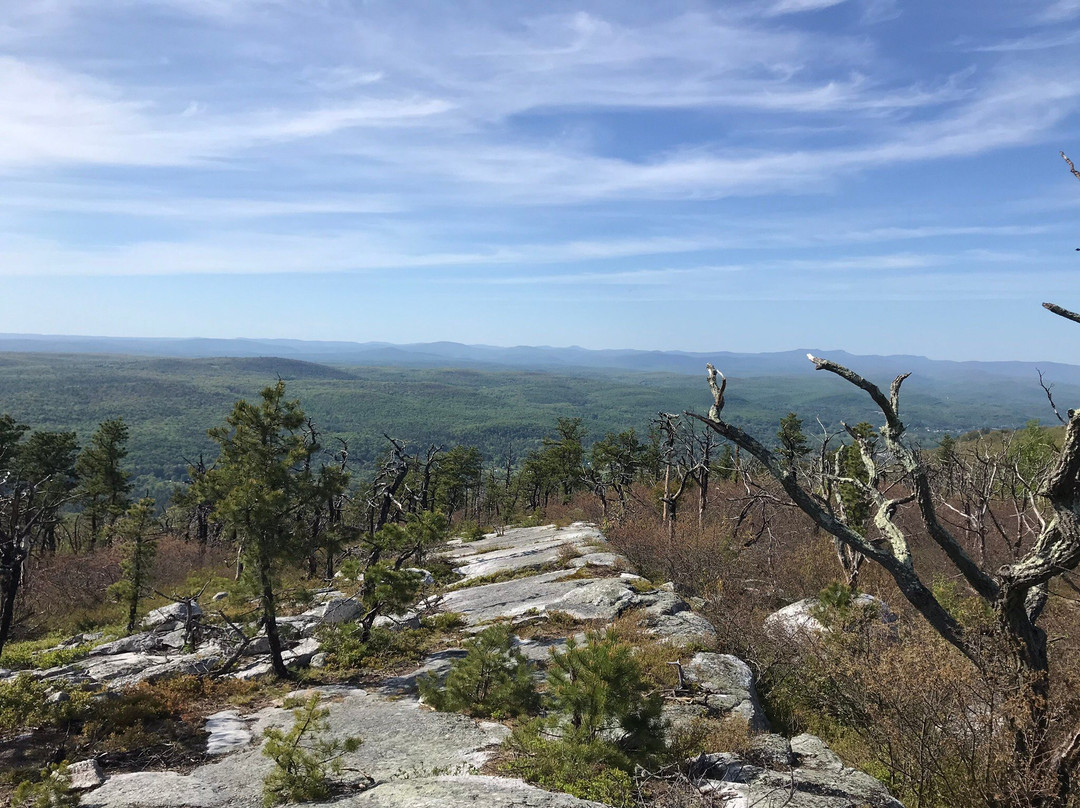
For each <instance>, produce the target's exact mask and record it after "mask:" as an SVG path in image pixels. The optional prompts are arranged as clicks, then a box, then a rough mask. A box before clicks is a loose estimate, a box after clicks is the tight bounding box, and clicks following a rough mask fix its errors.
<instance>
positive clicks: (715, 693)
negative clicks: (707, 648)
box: [683, 652, 769, 731]
mask: <svg viewBox="0 0 1080 808" xmlns="http://www.w3.org/2000/svg"><path fill="white" fill-rule="evenodd" d="M683 675H684V676H685V678H686V681H688V682H689V683H690V684H692V685H695V686H696V687H697V689H698V691H699V692H700V694H701V695H702V696H703V698H704V701H705V705H706V706H707V707H708V708H709V709H710V710H712V711H714V712H716V713H721V714H725V713H734V714H735V715H740V716H742V717H743V718H745V719H746V723H747V724H748V725H749V726H750V729H751V730H754V731H760V730H765V729H767V728H768V723H769V722H768V721H767V720H766V718H765V712H764V710H762V709H761V703H760V702H759V701H758V697H757V690H756V689H755V687H754V674H753V673H752V672H751V671H750V666H749V665H747V664H746V663H745V662H743V661H742V660H741V659H739V658H738V657H735V656H732V655H731V654H713V653H705V652H703V653H700V654H695V655H694V658H693V659H691V660H690V662H689V663H688V664H687V665H685V666H684V667H683Z"/></svg>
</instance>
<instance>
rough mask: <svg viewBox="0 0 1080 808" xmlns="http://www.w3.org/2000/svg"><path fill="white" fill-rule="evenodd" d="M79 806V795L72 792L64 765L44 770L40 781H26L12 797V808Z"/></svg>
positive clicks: (71, 807) (17, 788) (68, 807)
mask: <svg viewBox="0 0 1080 808" xmlns="http://www.w3.org/2000/svg"><path fill="white" fill-rule="evenodd" d="M78 804H79V794H78V792H75V791H72V790H71V778H70V777H69V776H68V770H67V765H66V764H64V763H61V764H59V765H58V766H50V767H48V768H47V769H42V770H41V775H40V778H39V779H38V780H36V781H32V780H24V781H23V782H21V783H19V785H18V786H16V787H15V793H14V794H12V795H11V808H75V806H77V805H78Z"/></svg>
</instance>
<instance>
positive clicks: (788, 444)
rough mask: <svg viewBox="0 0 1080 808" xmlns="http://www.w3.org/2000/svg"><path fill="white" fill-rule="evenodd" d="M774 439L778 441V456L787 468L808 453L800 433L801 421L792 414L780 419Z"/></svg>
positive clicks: (803, 435) (807, 447) (806, 444)
mask: <svg viewBox="0 0 1080 808" xmlns="http://www.w3.org/2000/svg"><path fill="white" fill-rule="evenodd" d="M776 437H777V438H779V440H780V456H781V457H782V458H783V459H784V462H785V463H786V464H787V466H788V467H789V468H790V467H792V466H793V465H794V464H795V461H796V460H798V459H799V458H800V457H802V456H804V455H806V454H808V453H809V452H810V446H809V444H808V443H807V442H806V435H805V434H804V433H803V431H802V419H801V418H799V416H798V415H796V414H795V413H793V412H789V413H788V414H787V415H785V416H784V417H783V418H781V419H780V429H779V431H778V432H777V433H776Z"/></svg>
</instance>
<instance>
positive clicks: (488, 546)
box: [445, 522, 604, 563]
mask: <svg viewBox="0 0 1080 808" xmlns="http://www.w3.org/2000/svg"><path fill="white" fill-rule="evenodd" d="M551 539H556V540H558V541H559V542H560V543H567V542H570V543H578V542H580V543H582V544H590V543H603V542H604V537H603V534H602V533H600V531H599V530H598V529H597V528H596V526H595V525H590V524H588V523H587V522H574V523H573V524H572V525H570V526H569V527H565V528H561V527H557V526H556V525H542V526H540V527H516V528H511V529H510V530H507V531H506V532H505V533H504V534H503V535H501V536H497V535H495V534H493V533H489V534H487V536H485V537H484V538H483V539H480V540H479V541H470V542H461V541H457V542H451V547H450V549H449V551H448V552H447V553H445V555H448V556H449V557H451V558H458V559H464V558H465V557H466V556H475V555H481V554H483V553H489V552H492V551H497V550H507V549H512V548H515V547H517V548H521V547H530V546H532V545H535V544H537V543H542V542H545V541H548V540H551ZM463 563H468V562H467V560H466V561H464V562H463Z"/></svg>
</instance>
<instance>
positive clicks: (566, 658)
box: [547, 630, 663, 753]
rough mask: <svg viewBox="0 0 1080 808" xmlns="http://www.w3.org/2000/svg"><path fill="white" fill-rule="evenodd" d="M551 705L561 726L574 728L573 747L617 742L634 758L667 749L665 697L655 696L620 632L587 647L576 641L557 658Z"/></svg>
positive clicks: (591, 639)
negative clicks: (663, 716) (662, 720)
mask: <svg viewBox="0 0 1080 808" xmlns="http://www.w3.org/2000/svg"><path fill="white" fill-rule="evenodd" d="M547 699H548V701H549V703H550V709H551V712H552V714H553V715H555V716H556V717H557V720H559V721H563V720H565V721H566V722H567V723H568V724H569V730H568V733H567V736H568V740H570V741H572V742H577V743H584V744H587V743H592V742H594V741H597V740H602V739H611V738H612V737H613V736H614V737H615V738H616V739H617V740H616V743H617V745H618V747H619V748H620V749H621V750H623V751H624V752H634V753H647V752H650V751H657V750H659V749H660V748H661V747H662V746H663V730H662V727H661V725H660V707H661V701H660V697H659V694H657V693H652V692H651V687H650V685H649V683H648V682H646V681H645V677H644V675H643V673H642V670H641V664H640V663H639V662H638V661H637V659H636V658H635V657H634V649H633V647H632V646H631V645H630V644H629V643H626V642H622V641H620V640H619V638H618V636H617V635H616V634H615V632H614V631H611V630H608V631H607V632H606V633H604V634H600V633H599V632H592V633H590V634H588V635H587V636H586V640H585V644H584V645H578V644H577V642H576V641H575V640H574V639H573V638H572V637H571V638H570V639H569V640H567V642H566V650H564V651H562V652H558V651H556V652H553V653H552V655H551V664H550V666H549V668H548V675H547Z"/></svg>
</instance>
